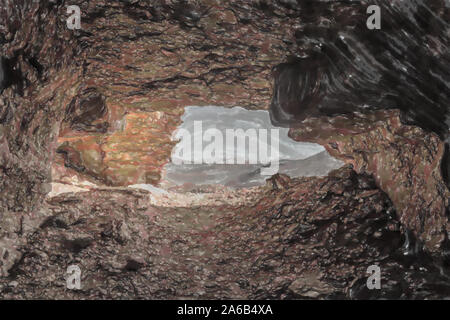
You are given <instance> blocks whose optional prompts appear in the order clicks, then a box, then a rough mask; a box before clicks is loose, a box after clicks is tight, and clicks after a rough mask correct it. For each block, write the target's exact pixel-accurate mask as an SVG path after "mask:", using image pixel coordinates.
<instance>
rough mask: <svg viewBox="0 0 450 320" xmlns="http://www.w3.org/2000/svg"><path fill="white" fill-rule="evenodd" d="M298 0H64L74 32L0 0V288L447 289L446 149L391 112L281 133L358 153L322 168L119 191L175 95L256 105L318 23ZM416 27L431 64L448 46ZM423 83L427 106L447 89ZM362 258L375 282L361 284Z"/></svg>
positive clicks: (285, 294) (142, 163)
mask: <svg viewBox="0 0 450 320" xmlns="http://www.w3.org/2000/svg"><path fill="white" fill-rule="evenodd" d="M432 2H433V3H435V5H433V10H435V11H436V12H437V14H439V15H440V16H442V17H447V16H448V10H441V9H442V7H440V4H442V1H432ZM311 3H312V2H310V1H304V2H302V4H306V5H308V4H309V9H308V8H306V11H303V9H305V8H303V9H302V10H301V12H304V13H306V15H305V16H303V17H302V16H301V14H300V11H299V7H297V6H295V5H293V2H292V1H284V0H279V1H255V2H253V1H252V2H250V1H244V0H230V1H218V0H204V1H191V2H189V3H187V1H181V0H180V1H177V0H158V1H151V2H150V1H137V0H125V1H104V0H90V1H81V0H71V1H70V4H71V5H79V6H80V8H81V12H82V16H83V18H82V29H81V30H73V31H72V30H69V29H68V28H67V27H66V18H67V12H66V5H67V4H68V3H67V1H64V0H62V1H56V0H41V1H26V0H0V59H1V66H2V67H1V73H2V76H1V78H2V81H1V84H0V91H1V94H0V296H1V297H2V298H143V299H144V298H145V299H152V298H153V299H154V298H355V299H357V298H367V297H369V298H392V297H393V298H443V297H448V296H449V295H450V291H449V286H448V280H447V279H448V276H447V273H448V265H449V263H448V259H447V258H446V251H445V249H446V245H447V244H446V238H447V236H446V233H447V232H448V222H447V218H448V197H449V194H448V189H446V187H445V184H444V183H443V181H442V176H441V172H440V162H441V159H442V156H443V153H444V146H443V144H442V142H441V141H440V140H439V138H438V137H437V136H436V135H434V134H431V133H427V132H425V131H423V130H421V129H419V128H418V127H413V126H405V125H402V124H401V123H400V118H399V115H398V114H397V113H396V111H391V112H383V111H382V112H381V113H375V114H367V115H365V116H361V115H353V116H352V115H351V114H350V115H347V116H342V117H335V118H319V119H317V118H316V119H309V120H306V122H304V123H303V124H300V129H299V130H296V131H292V136H293V137H295V138H296V139H302V140H308V141H314V142H317V143H321V144H323V145H324V147H325V148H327V150H328V152H330V153H331V154H332V155H334V156H336V157H340V158H341V159H342V160H343V161H346V162H348V163H351V164H352V165H353V169H350V168H343V169H340V170H338V171H336V172H334V173H333V174H330V175H329V176H327V177H322V178H313V177H312V178H304V179H294V180H290V179H288V178H287V177H285V176H275V177H273V178H272V179H270V180H269V182H268V185H267V186H266V187H261V188H257V189H252V190H246V191H245V190H242V191H240V192H239V193H234V194H233V195H230V196H229V195H228V194H227V193H226V192H225V191H224V190H214V191H210V190H206V191H205V190H200V191H199V193H203V194H205V193H206V194H208V196H204V195H203V196H202V195H201V196H198V195H195V193H193V192H191V193H189V194H186V193H183V192H182V190H181V191H180V193H178V194H177V195H176V197H177V199H174V200H171V199H164V200H161V199H160V200H158V199H157V196H156V195H150V194H149V193H148V192H145V191H139V190H133V189H131V188H129V189H127V188H116V186H124V185H142V184H148V183H150V184H155V183H157V182H158V181H159V180H160V177H161V170H162V167H163V166H164V164H165V163H166V162H167V161H168V159H169V157H170V152H171V150H172V141H170V137H171V133H172V131H173V130H174V129H175V128H176V126H177V125H179V123H180V117H181V115H182V112H183V110H184V107H185V106H187V105H198V106H204V105H211V104H214V105H221V106H226V107H232V106H236V105H239V106H242V107H245V108H247V109H268V106H269V103H270V100H271V95H272V94H271V89H272V88H271V81H272V80H271V79H272V78H271V70H272V68H273V67H275V66H278V65H280V63H282V62H285V61H289V59H287V58H288V57H289V56H296V55H298V54H299V53H302V52H304V50H303V49H304V48H305V47H304V46H307V47H308V46H310V45H311V44H313V45H314V41H312V40H314V39H313V38H308V37H302V36H301V35H302V34H303V35H307V34H308V32H307V31H308V30H306V29H305V28H304V27H305V23H306V22H307V21H314V20H315V19H316V18H314V17H317V16H320V14H318V13H317V10H315V9H314V7H312V6H311ZM319 3H320V5H319V6H318V7H316V8H319V9H323V8H325V6H328V5H332V6H336V5H337V4H338V3H337V2H331V1H319ZM327 12H328V11H327ZM345 12H346V11H345V10H343V11H342V12H341V13H342V15H341V17H345ZM433 12H434V11H433ZM356 17H360V16H358V15H357V16H352V19H353V18H355V19H356ZM312 18H313V19H312ZM308 19H312V20H308ZM350 20H351V19H350ZM24 21H26V22H27V23H23V22H24ZM444 21H445V20H444ZM322 23H323V25H326V24H327V19H323V20H322ZM419 23H422V24H423V23H424V22H423V21H421V22H419ZM437 26H438V25H437ZM428 27H429V29H430V30H435V28H436V26H435V25H433V24H430V25H429V26H428ZM394 29H395V28H394ZM325 34H326V33H325ZM313 35H314V32H313ZM299 38H300V39H299ZM298 40H302V41H303V40H306V43H303V42H302V41H298ZM310 40H311V41H310ZM328 40H329V39H327V41H328ZM375 40H376V39H375ZM422 40H423V41H422ZM422 40H421V42H420V43H426V44H427V45H428V47H429V48H430V54H435V55H436V56H440V57H442V63H443V65H442V66H443V67H445V62H446V61H447V62H448V52H447V51H446V50H445V46H444V45H442V43H441V42H439V41H436V39H433V38H432V37H425V38H424V39H422ZM414 48H415V47H414V46H412V47H411V48H408V50H409V52H411V53H413V52H414ZM434 59H435V57H434V58H433V60H434ZM430 60H431V58H430ZM427 61H428V60H427V59H424V60H421V61H420V66H421V69H420V70H423V69H424V68H425V69H426V68H427ZM418 63H419V62H418ZM442 70H446V69H444V68H443V69H442ZM275 71H276V70H275ZM275 76H276V72H275ZM445 76H448V75H445ZM443 79H447V78H445V77H444V78H443ZM387 80H389V79H387ZM422 80H424V81H425V82H424V83H428V82H431V81H430V80H429V78H425V79H422ZM427 81H428V82H427ZM387 83H389V81H387ZM435 89H436V88H432V89H430V90H431V91H430V92H431V93H433V92H435V91H434V90H435ZM437 89H439V90H440V91H439V93H437V94H436V95H435V96H433V97H432V98H433V99H434V100H433V99H431V103H433V102H436V101H437V100H439V99H441V98H442V101H444V102H445V101H448V91H446V90H447V87H445V86H442V85H441V86H438V87H437ZM401 92H404V91H401ZM427 92H428V91H427ZM355 94H358V93H357V92H355ZM407 101H411V99H407ZM422 101H423V100H422ZM439 101H441V100H439ZM427 103H429V101H428V102H427ZM439 105H440V104H439ZM336 106H338V105H336ZM438 109H439V108H438ZM440 111H442V110H441V109H439V110H437V112H435V111H434V112H432V113H431V116H432V117H431V119H434V118H435V115H436V113H437V114H438V115H439V116H442V119H444V118H445V117H444V115H445V112H440ZM425 118H426V121H425V126H424V127H426V128H428V129H433V128H435V126H434V125H433V124H434V123H433V120H430V118H429V117H425ZM407 120H408V119H407ZM303 125H304V127H303V129H305V130H303V129H302V127H301V126H303ZM322 125H323V126H324V127H323V128H320V126H322ZM437 128H438V129H439V130H437V131H442V130H443V128H442V126H441V122H440V121H439V122H438V125H437ZM440 133H441V132H440ZM355 171H356V172H355ZM370 175H373V179H372V178H371V177H370ZM50 182H53V189H52V186H51V184H50ZM107 186H110V187H107ZM52 190H53V193H51V194H50V196H48V197H46V195H47V194H48V193H49V192H50V191H52ZM84 190H89V191H84ZM65 191H69V192H68V193H65ZM191 191H192V190H191ZM190 197H192V199H190ZM203 201H205V203H203ZM416 238H417V239H418V241H416V240H415V239H416ZM421 243H423V244H425V249H426V250H427V251H428V252H432V253H433V257H430V256H428V253H424V252H421V250H420V248H421ZM439 253H443V254H442V255H439ZM405 254H406V255H405ZM72 264H76V265H79V266H80V268H81V269H82V289H81V290H79V291H71V290H68V289H67V288H66V281H65V276H66V270H67V267H68V266H69V265H72ZM372 264H379V265H380V266H381V268H382V270H383V283H385V286H384V287H383V288H384V289H383V290H382V291H376V292H374V291H371V292H369V291H368V290H367V289H366V287H365V280H366V278H367V274H366V269H367V267H368V266H369V265H372Z"/></svg>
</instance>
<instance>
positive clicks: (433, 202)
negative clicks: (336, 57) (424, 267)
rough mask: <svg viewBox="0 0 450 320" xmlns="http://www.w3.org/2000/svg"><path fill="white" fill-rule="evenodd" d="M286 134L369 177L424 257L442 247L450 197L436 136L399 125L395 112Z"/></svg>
mask: <svg viewBox="0 0 450 320" xmlns="http://www.w3.org/2000/svg"><path fill="white" fill-rule="evenodd" d="M289 134H290V136H291V137H292V138H293V139H295V140H298V141H310V142H317V143H320V144H322V145H323V146H324V147H325V148H326V149H327V150H328V152H329V153H330V154H331V155H332V156H334V157H336V158H338V159H341V160H342V161H345V162H346V163H349V164H351V165H352V166H353V168H354V170H355V171H356V172H358V173H366V174H370V175H373V177H374V178H375V181H376V182H377V185H378V186H379V187H380V188H381V189H382V190H384V191H385V192H386V193H387V195H388V196H389V198H390V199H391V200H392V202H393V203H394V205H395V208H396V209H397V214H398V216H399V219H400V222H401V223H402V224H403V226H404V227H405V228H406V229H408V230H411V231H412V232H413V233H414V234H415V235H416V236H417V238H418V239H420V240H421V241H422V242H423V243H424V244H425V246H426V248H427V249H428V250H429V251H431V252H439V250H440V249H442V248H443V246H444V245H445V244H446V240H447V237H448V232H449V231H450V229H449V228H450V225H449V224H448V213H449V208H450V192H449V190H448V189H447V187H446V184H445V182H444V180H443V178H442V170H441V161H442V159H443V154H444V150H445V146H444V142H443V141H441V140H440V139H439V137H438V136H437V135H436V134H433V133H426V132H425V131H424V130H422V129H420V128H418V127H415V126H406V125H402V124H401V122H400V116H399V112H398V111H379V112H375V113H372V114H366V115H363V114H357V113H355V114H353V115H346V116H345V117H344V116H338V117H333V118H328V117H321V118H311V119H309V120H306V121H304V122H303V123H302V125H301V127H300V128H298V129H291V131H290V133H289Z"/></svg>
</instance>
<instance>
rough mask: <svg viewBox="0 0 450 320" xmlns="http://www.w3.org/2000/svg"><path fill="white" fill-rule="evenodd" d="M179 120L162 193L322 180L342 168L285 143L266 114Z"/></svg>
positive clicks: (197, 113) (320, 151)
mask: <svg viewBox="0 0 450 320" xmlns="http://www.w3.org/2000/svg"><path fill="white" fill-rule="evenodd" d="M181 120H182V124H181V125H180V126H179V127H178V129H177V130H176V131H175V133H174V135H173V138H174V139H175V140H177V141H178V143H177V144H176V146H175V148H174V149H173V152H172V156H171V161H170V162H169V163H168V164H167V165H166V166H165V167H164V173H163V178H162V181H161V184H160V185H161V186H162V187H163V188H165V189H167V188H170V187H174V186H206V185H220V186H225V187H231V188H243V187H254V186H258V185H263V184H265V181H266V179H267V178H269V177H270V176H271V175H273V174H276V173H281V174H286V175H288V176H290V177H291V178H296V177H309V176H325V175H327V174H328V172H330V171H331V170H334V169H337V168H340V167H341V166H342V162H341V161H339V160H337V159H334V158H333V157H331V156H330V155H329V154H328V153H327V151H325V149H324V148H323V147H322V146H320V145H318V144H314V143H306V142H296V141H294V140H292V139H291V138H289V137H288V130H289V129H287V128H280V127H275V126H273V125H272V124H271V122H270V118H269V112H268V111H265V110H247V109H244V108H241V107H234V108H225V107H217V106H203V107H195V106H190V107H186V109H185V113H184V115H183V116H182V119H181Z"/></svg>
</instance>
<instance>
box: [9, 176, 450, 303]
mask: <svg viewBox="0 0 450 320" xmlns="http://www.w3.org/2000/svg"><path fill="white" fill-rule="evenodd" d="M247 195H248V196H250V198H248V199H247V200H246V201H244V199H245V198H246V197H247V196H245V195H242V201H241V203H236V204H235V205H232V206H230V205H227V204H221V205H213V206H211V205H208V204H207V203H206V204H205V205H203V206H198V207H196V208H195V210H192V209H193V207H188V208H186V207H156V206H152V205H149V200H148V198H149V194H148V193H147V192H145V191H137V190H135V191H133V190H108V189H103V190H102V189H97V190H92V191H90V192H80V193H67V194H62V195H59V196H56V197H52V198H49V199H48V201H47V203H46V205H45V206H44V208H45V209H44V210H46V211H47V212H48V214H49V217H48V218H47V219H46V220H45V221H44V222H43V223H42V224H41V225H40V228H39V229H37V230H36V232H34V233H33V234H30V235H28V236H27V244H26V245H25V246H23V247H22V248H21V249H20V251H21V253H22V257H21V258H20V259H18V260H17V261H16V263H15V264H14V265H13V267H12V268H11V269H10V275H9V278H6V279H5V278H3V279H2V280H0V292H1V295H2V297H3V298H65V299H67V298H68V299H73V298H77V299H93V298H103V299H111V298H115V299H117V298H119V299H129V298H136V299H149V298H150V299H167V298H170V299H173V298H202V299H212V298H220V299H230V298H243V299H269V298H271V299H288V298H291V299H292V298H367V297H372V298H377V297H378V298H380V297H384V298H433V297H436V296H437V295H436V293H434V291H433V288H434V287H438V286H439V288H440V290H441V291H440V292H443V294H448V293H450V291H449V290H450V287H449V286H448V284H446V282H445V278H444V277H443V276H440V275H439V272H438V271H437V270H438V267H437V266H433V264H428V265H427V264H423V265H419V264H417V263H413V262H411V261H409V260H408V259H405V258H402V257H404V250H403V249H402V243H403V239H402V235H401V233H400V231H399V230H400V229H399V228H400V224H399V222H398V221H397V220H396V219H395V214H394V208H393V206H392V203H391V202H390V200H389V199H388V197H387V196H386V194H384V193H383V192H381V191H380V190H379V189H378V188H377V187H376V185H375V183H374V181H373V180H372V179H371V178H370V177H368V176H364V175H357V174H355V173H354V171H352V170H351V169H349V168H343V169H340V170H338V171H335V172H333V173H332V174H330V175H329V176H328V177H325V178H303V179H295V180H290V179H289V178H287V177H286V176H274V177H273V178H272V179H271V180H269V181H268V183H267V186H265V187H260V188H257V189H254V190H252V192H251V193H250V194H247ZM406 249H408V248H406ZM393 257H397V258H396V259H394V258H393ZM421 261H426V260H424V259H422V260H421ZM372 264H378V265H380V267H381V268H382V270H383V280H382V281H383V287H384V290H383V291H378V290H374V291H375V292H374V291H371V292H370V291H368V290H367V289H364V288H365V282H366V279H367V274H366V269H367V267H368V266H369V265H372ZM69 265H77V266H79V267H80V269H81V272H82V274H81V284H82V287H81V289H80V290H68V289H67V288H66V278H67V276H68V275H67V274H66V269H67V267H68V266H69ZM430 279H433V280H430ZM13 282H14V285H12V283H13ZM419 288H421V289H419Z"/></svg>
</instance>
